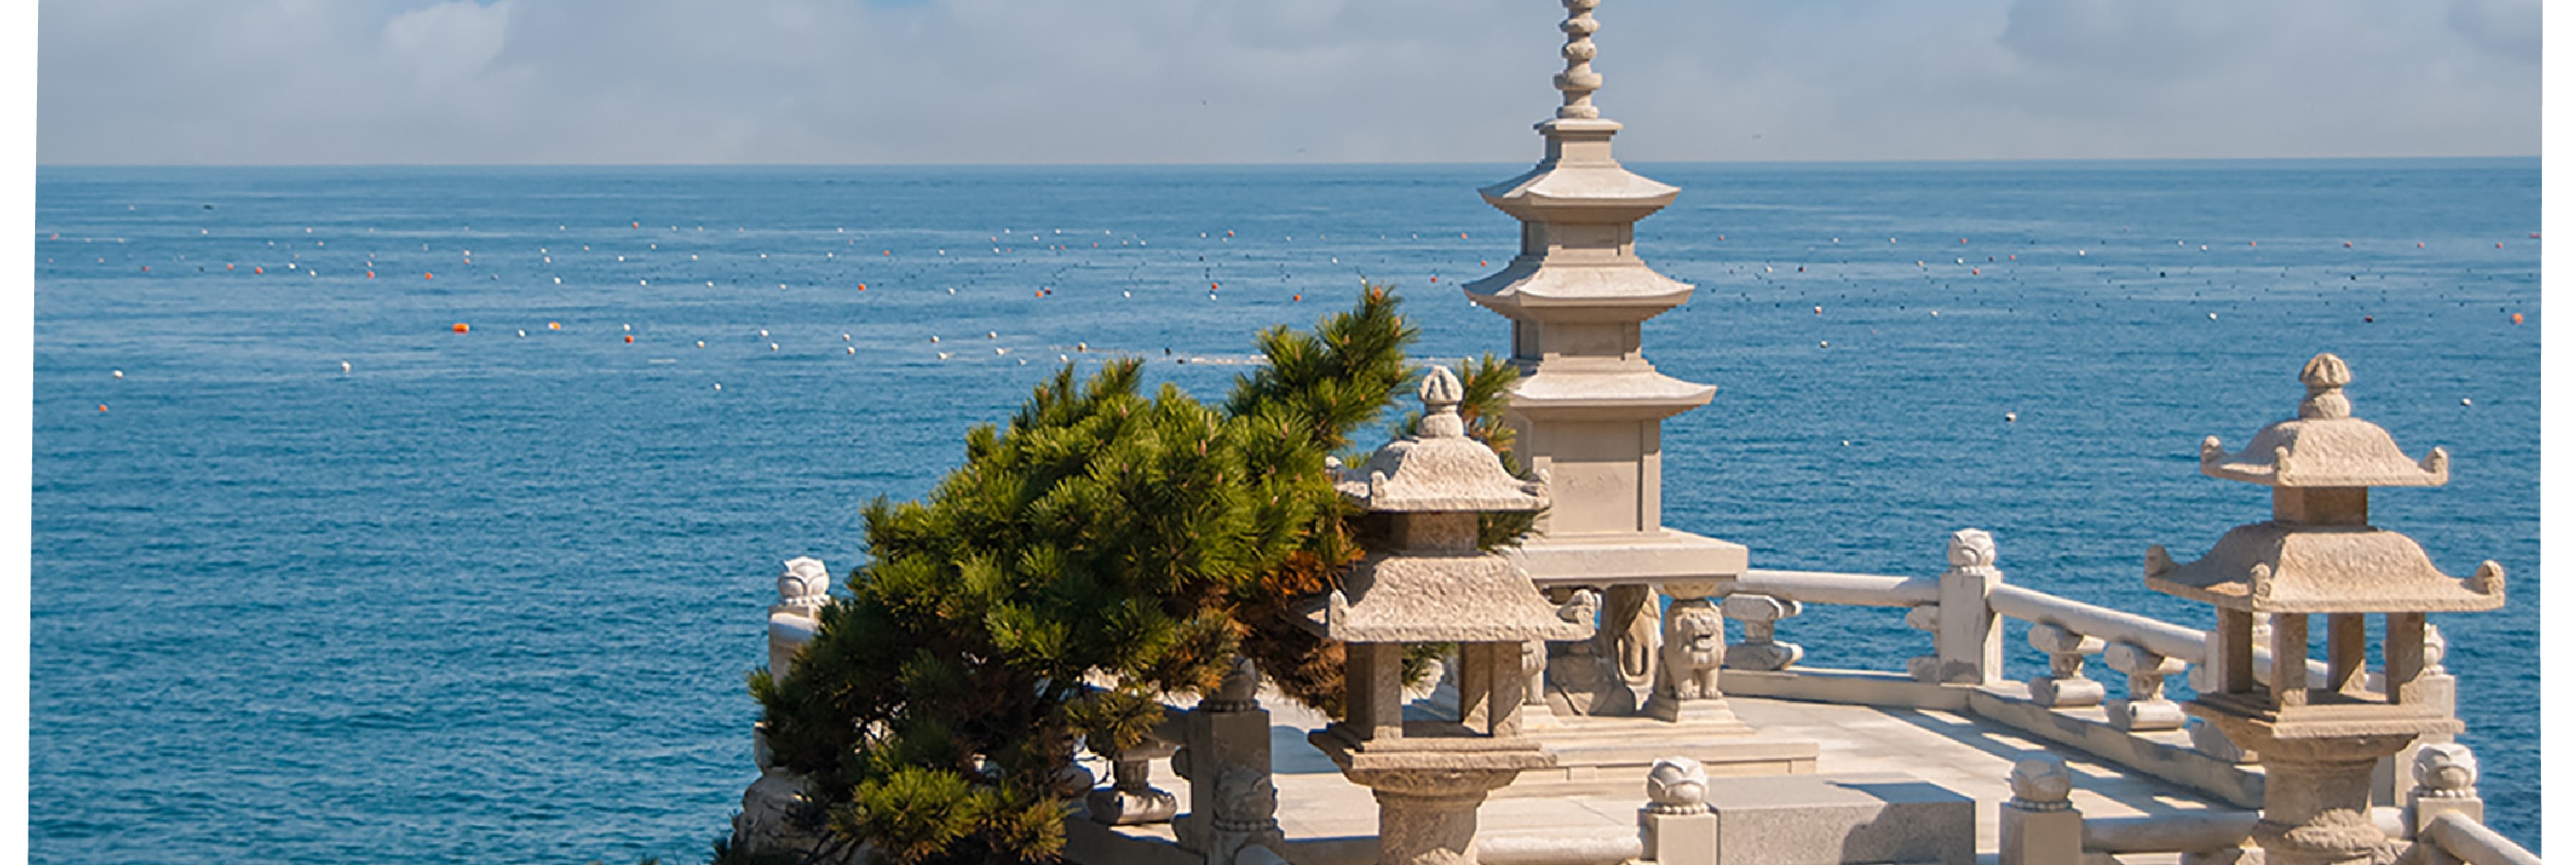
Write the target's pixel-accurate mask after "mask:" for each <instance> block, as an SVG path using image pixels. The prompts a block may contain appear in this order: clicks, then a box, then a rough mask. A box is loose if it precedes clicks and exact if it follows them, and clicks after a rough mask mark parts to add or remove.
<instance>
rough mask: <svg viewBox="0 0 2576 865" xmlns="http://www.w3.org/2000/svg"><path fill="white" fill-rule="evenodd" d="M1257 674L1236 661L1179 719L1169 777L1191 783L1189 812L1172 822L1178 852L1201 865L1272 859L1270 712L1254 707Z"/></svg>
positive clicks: (1248, 663) (1275, 838)
mask: <svg viewBox="0 0 2576 865" xmlns="http://www.w3.org/2000/svg"><path fill="white" fill-rule="evenodd" d="M1260 691H1261V671H1260V669H1259V668H1257V667H1255V666H1253V663H1252V660H1251V659H1249V658H1236V659H1235V661H1234V668H1233V669H1232V670H1229V671H1227V672H1226V674H1225V680H1224V681H1222V682H1220V683H1218V684H1217V687H1216V690H1215V691H1214V692H1212V693H1210V694H1208V695H1207V696H1206V697H1205V698H1204V699H1201V700H1200V701H1199V705H1198V708H1195V709H1192V710H1190V711H1189V713H1188V714H1187V716H1185V718H1184V720H1183V722H1182V723H1183V727H1182V740H1183V745H1182V748H1181V750H1180V752H1179V753H1176V754H1173V755H1172V771H1173V772H1176V773H1178V774H1179V775H1180V776H1181V777H1182V778H1185V779H1188V780H1189V782H1190V812H1189V813H1187V814H1183V815H1181V817H1180V819H1178V820H1175V821H1173V823H1172V833H1173V837H1174V838H1175V840H1177V841H1179V842H1180V844H1181V847H1182V848H1183V849H1187V850H1193V851H1196V852H1198V853H1199V854H1200V855H1201V856H1203V857H1205V858H1204V859H1203V861H1205V862H1206V863H1207V865H1233V863H1235V862H1236V860H1237V859H1238V858H1252V857H1257V856H1258V854H1255V853H1247V852H1246V851H1250V850H1252V849H1254V848H1260V849H1262V850H1267V851H1268V852H1269V853H1271V854H1273V855H1276V854H1279V853H1280V851H1279V849H1278V848H1279V847H1280V846H1281V844H1282V843H1283V840H1282V839H1283V836H1282V835H1281V834H1280V831H1279V820H1278V811H1279V789H1278V788H1277V787H1275V786H1273V785H1272V783H1271V780H1270V710H1268V709H1264V708H1262V707H1261V701H1260V699H1259V695H1260Z"/></svg>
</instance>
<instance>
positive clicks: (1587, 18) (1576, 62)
mask: <svg viewBox="0 0 2576 865" xmlns="http://www.w3.org/2000/svg"><path fill="white" fill-rule="evenodd" d="M1599 5H1601V0H1565V23H1563V24H1560V25H1557V29H1560V30H1563V31H1565V49H1564V50H1563V51H1562V52H1559V53H1562V54H1564V55H1565V71H1564V72H1560V73H1558V74H1557V76H1556V89H1558V90H1562V91H1565V104H1564V105H1562V106H1559V107H1558V108H1557V109H1556V116H1558V117H1560V118H1567V119H1580V120H1591V119H1594V118H1597V117H1600V116H1601V109H1598V108H1594V107H1592V91H1595V90H1599V89H1601V74H1600V73H1598V72H1594V71H1592V57H1593V54H1594V53H1595V49H1594V48H1593V47H1592V33H1593V31H1596V30H1600V29H1601V22H1599V21H1595V20H1592V9H1593V7H1595V6H1599Z"/></svg>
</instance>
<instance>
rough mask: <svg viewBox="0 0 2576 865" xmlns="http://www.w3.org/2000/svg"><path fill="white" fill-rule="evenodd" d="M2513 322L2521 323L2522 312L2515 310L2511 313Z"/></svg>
mask: <svg viewBox="0 0 2576 865" xmlns="http://www.w3.org/2000/svg"><path fill="white" fill-rule="evenodd" d="M2513 323H2515V324H2521V323H2522V313H2519V312H2517V313H2514V314H2513Z"/></svg>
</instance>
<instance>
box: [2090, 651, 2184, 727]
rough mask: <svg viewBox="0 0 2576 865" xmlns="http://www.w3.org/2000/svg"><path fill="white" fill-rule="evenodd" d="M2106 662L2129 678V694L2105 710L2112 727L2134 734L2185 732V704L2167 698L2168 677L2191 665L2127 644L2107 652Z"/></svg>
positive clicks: (2103, 652)
mask: <svg viewBox="0 0 2576 865" xmlns="http://www.w3.org/2000/svg"><path fill="white" fill-rule="evenodd" d="M2102 663H2105V664H2109V665H2110V666H2111V669H2114V670H2118V671H2120V672H2123V673H2127V674H2128V675H2129V692H2128V694H2126V695H2125V696H2122V697H2121V698H2120V699H2117V700H2113V701H2111V702H2110V704H2109V705H2106V706H2103V707H2102V708H2103V709H2104V710H2105V711H2106V712H2107V713H2108V714H2109V716H2110V719H2111V726H2112V727H2114V728H2117V729H2120V730H2125V731H2128V732H2132V733H2143V732H2147V731H2151V730H2179V729H2182V725H2183V720H2184V719H2183V713H2182V705H2181V704H2178V703H2175V702H2174V701H2172V700H2168V699H2165V677H2166V676H2171V675H2173V674H2176V673H2180V672H2182V671H2184V670H2187V669H2190V665H2188V664H2185V663H2183V661H2182V659H2180V658H2168V657H2165V656H2163V655H2159V654H2156V653H2155V652H2151V651H2148V650H2147V649H2146V648H2145V647H2143V646H2139V645H2138V644H2136V643H2131V642H2126V641H2122V642H2117V643H2112V644H2111V647H2110V648H2108V649H2104V650H2103V651H2102Z"/></svg>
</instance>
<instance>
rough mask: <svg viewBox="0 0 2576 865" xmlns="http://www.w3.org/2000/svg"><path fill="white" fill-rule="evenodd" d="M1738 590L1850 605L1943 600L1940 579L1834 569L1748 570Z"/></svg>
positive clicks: (1909, 604)
mask: <svg viewBox="0 0 2576 865" xmlns="http://www.w3.org/2000/svg"><path fill="white" fill-rule="evenodd" d="M1735 591H1738V592H1742V593H1745V594H1753V595H1769V596H1771V597H1775V598H1782V599H1786V600H1792V601H1798V602H1800V603H1811V604H1833V605H1837V606H1848V607H1912V606H1918V605H1922V604H1933V603H1939V602H1940V600H1941V583H1940V581H1938V580H1932V579H1926V578H1922V577H1891V576H1886V575H1883V574H1842V573H1834V572H1832V571H1774V570H1764V569H1758V568H1757V569H1752V570H1747V571H1745V572H1744V575H1743V576H1740V577H1737V578H1736V579H1735Z"/></svg>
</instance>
